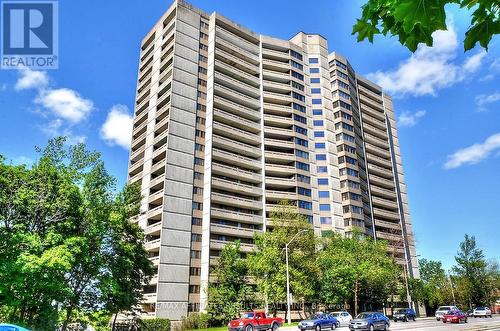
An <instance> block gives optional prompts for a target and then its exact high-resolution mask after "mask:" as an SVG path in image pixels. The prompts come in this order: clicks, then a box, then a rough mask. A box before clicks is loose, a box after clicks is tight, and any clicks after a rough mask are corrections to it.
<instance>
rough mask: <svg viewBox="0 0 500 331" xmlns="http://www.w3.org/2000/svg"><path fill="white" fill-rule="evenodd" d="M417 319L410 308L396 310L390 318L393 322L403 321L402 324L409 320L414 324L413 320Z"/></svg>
mask: <svg viewBox="0 0 500 331" xmlns="http://www.w3.org/2000/svg"><path fill="white" fill-rule="evenodd" d="M416 317H417V313H416V312H415V311H414V310H413V309H410V308H403V309H398V310H396V312H395V313H394V316H392V319H393V320H394V322H397V321H403V322H408V321H410V320H412V321H414V322H415V318H416Z"/></svg>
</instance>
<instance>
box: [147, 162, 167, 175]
mask: <svg viewBox="0 0 500 331" xmlns="http://www.w3.org/2000/svg"><path fill="white" fill-rule="evenodd" d="M166 163H167V160H165V159H163V160H161V161H160V162H158V163H155V164H153V166H152V167H151V174H154V175H158V174H161V173H164V172H165V164H166Z"/></svg>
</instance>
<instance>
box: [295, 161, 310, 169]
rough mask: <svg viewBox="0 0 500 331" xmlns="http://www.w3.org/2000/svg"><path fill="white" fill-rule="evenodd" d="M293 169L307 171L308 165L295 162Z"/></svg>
mask: <svg viewBox="0 0 500 331" xmlns="http://www.w3.org/2000/svg"><path fill="white" fill-rule="evenodd" d="M295 167H296V168H297V169H301V170H305V171H309V164H307V163H302V162H298V161H296V162H295Z"/></svg>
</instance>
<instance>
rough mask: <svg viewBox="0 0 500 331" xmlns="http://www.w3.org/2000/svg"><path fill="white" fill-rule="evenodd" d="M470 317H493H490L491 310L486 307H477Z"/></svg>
mask: <svg viewBox="0 0 500 331" xmlns="http://www.w3.org/2000/svg"><path fill="white" fill-rule="evenodd" d="M472 316H474V317H488V316H489V317H493V316H491V310H490V308H488V307H477V308H476V309H474V311H473V312H472Z"/></svg>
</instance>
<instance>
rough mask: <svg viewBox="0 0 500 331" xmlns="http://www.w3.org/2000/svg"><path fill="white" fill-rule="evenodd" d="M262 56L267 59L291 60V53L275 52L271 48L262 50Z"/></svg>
mask: <svg viewBox="0 0 500 331" xmlns="http://www.w3.org/2000/svg"><path fill="white" fill-rule="evenodd" d="M262 56H263V58H266V59H277V60H290V53H288V52H280V51H275V50H273V49H269V48H262Z"/></svg>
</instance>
